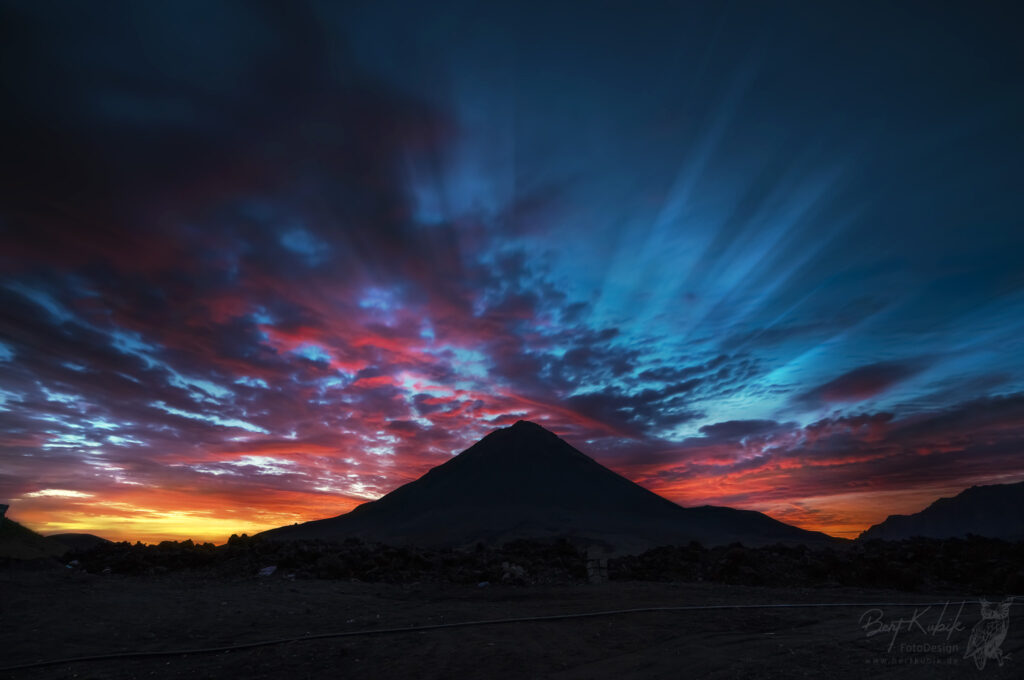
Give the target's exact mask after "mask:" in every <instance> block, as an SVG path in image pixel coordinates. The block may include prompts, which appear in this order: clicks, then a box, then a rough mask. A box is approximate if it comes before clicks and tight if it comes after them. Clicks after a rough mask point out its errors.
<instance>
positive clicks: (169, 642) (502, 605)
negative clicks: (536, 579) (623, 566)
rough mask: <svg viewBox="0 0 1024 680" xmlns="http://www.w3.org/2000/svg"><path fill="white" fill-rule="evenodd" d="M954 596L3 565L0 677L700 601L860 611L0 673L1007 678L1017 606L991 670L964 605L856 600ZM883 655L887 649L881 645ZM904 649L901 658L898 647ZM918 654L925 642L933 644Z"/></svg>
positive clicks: (535, 630)
mask: <svg viewBox="0 0 1024 680" xmlns="http://www.w3.org/2000/svg"><path fill="white" fill-rule="evenodd" d="M960 599H962V598H960V597H958V596H957V595H956V594H951V593H949V592H943V593H942V594H939V595H933V594H929V593H924V592H905V591H903V592H901V591H894V590H869V589H863V588H848V587H819V588H796V587H784V588H780V587H766V586H744V585H728V584H719V583H670V582H669V583H665V582H663V583H652V582H635V581H613V582H610V583H602V584H585V583H575V584H573V583H561V584H547V585H545V584H534V585H512V584H502V583H494V584H491V585H487V586H478V585H475V584H453V583H443V582H423V583H407V584H399V583H366V582H352V581H348V580H324V579H296V580H290V579H289V578H287V576H286V575H282V574H275V575H273V576H269V577H262V578H260V577H255V576H247V577H239V576H217V575H211V574H209V573H198V572H187V571H186V572H171V573H165V574H158V575H118V574H114V573H111V574H90V573H87V572H85V571H82V570H75V569H66V568H63V569H47V570H25V569H10V568H9V569H4V570H0V619H2V628H0V667H7V666H10V665H15V664H20V663H29V662H34V661H39V660H46V659H54V658H64V657H74V656H84V655H95V654H104V653H110V652H119V651H129V650H130V651H143V650H181V649H189V648H198V647H211V646H219V645H229V644H236V643H241V642H248V641H258V640H268V639H275V638H286V637H294V636H299V635H305V634H315V633H327V632H341V631H360V630H380V629H384V628H391V627H400V626H418V625H428V624H436V623H441V622H458V621H470V620H480V619H496V618H507V617H530V616H541V615H551V614H562V613H573V612H588V611H599V610H609V609H627V608H638V607H665V606H684V605H710V604H744V605H749V604H765V603H821V602H847V603H857V604H854V606H849V607H837V608H789V609H728V610H717V611H677V612H646V613H629V614H618V615H609V616H601V617H591V618H581V619H569V620H561V621H539V622H520V623H507V624H499V625H489V626H477V627H466V628H454V629H441V630H433V631H426V632H412V633H393V634H381V635H372V636H364V637H348V638H340V639H322V640H312V641H304V642H292V643H287V644H281V645H275V646H269V647H260V648H255V649H250V650H244V651H235V652H230V653H215V654H194V655H184V656H183V655H171V656H165V657H158V658H146V659H133V660H107V661H95V662H88V663H86V662H80V663H65V664H60V665H55V666H50V667H46V668H38V669H30V670H21V671H0V678H8V677H9V678H26V679H27V678H247V679H248V678H287V679H289V680H298V679H299V678H353V679H355V678H372V679H374V680H377V679H380V678H566V679H567V678H801V677H814V678H818V677H826V678H830V679H842V678H877V677H898V678H961V677H966V678H1020V677H1024V606H1021V604H1020V603H1018V604H1017V605H1016V606H1013V607H1011V608H1010V612H1009V618H1008V622H1007V623H1008V635H1007V637H1006V640H1005V641H1004V642H1003V644H1002V646H1001V649H1002V652H1003V654H1004V655H1008V656H1009V657H1010V658H1009V659H1007V660H1005V662H1004V665H1003V666H1002V667H1000V666H999V665H998V663H997V662H996V661H995V660H994V659H990V660H988V663H987V665H986V667H985V668H984V670H978V669H977V668H976V667H975V665H974V663H973V661H972V660H969V659H964V658H962V657H963V653H964V650H965V648H966V645H967V643H968V639H969V638H970V635H971V631H972V628H973V627H974V625H975V624H976V623H977V622H978V621H979V619H980V607H979V605H978V603H977V601H976V599H975V597H973V596H972V597H970V601H969V603H968V604H967V605H965V606H964V608H963V610H962V611H961V612H960V615H959V620H960V626H953V627H954V629H955V630H954V632H952V633H947V632H946V631H945V630H935V629H934V628H931V629H930V628H929V626H934V625H935V624H936V623H937V622H938V621H939V616H940V610H941V607H937V606H932V607H931V608H930V609H927V610H926V611H924V612H923V613H922V614H920V615H919V616H918V618H917V620H916V622H917V624H919V626H920V628H918V627H915V626H913V625H912V628H913V629H912V630H902V631H901V632H899V633H898V634H897V635H896V638H895V641H893V636H892V635H891V634H879V635H876V636H873V637H869V636H867V635H866V631H865V629H864V628H863V623H864V621H865V619H863V618H862V617H864V616H866V615H867V616H871V615H870V614H866V612H868V610H870V609H872V607H870V606H869V605H868V604H867V603H871V602H899V603H907V604H905V605H903V606H891V605H887V606H883V607H881V608H880V609H881V610H882V611H881V616H882V617H883V618H884V620H885V621H886V622H892V621H893V620H895V619H899V618H905V619H910V618H912V617H913V616H914V614H915V609H916V610H917V611H918V612H921V611H922V610H924V607H917V608H915V607H914V606H913V605H912V604H910V603H915V602H933V601H938V602H945V601H950V602H951V603H953V604H951V606H950V607H949V608H948V609H947V610H946V612H945V615H944V617H943V619H942V620H943V623H944V624H946V625H948V624H950V623H952V622H953V620H954V618H955V616H956V614H957V609H958V604H957V603H958V602H959V601H960ZM890 642H893V644H892V647H891V649H890ZM906 645H911V646H912V647H909V648H908V647H907V646H906ZM923 645H932V646H933V647H932V648H931V649H929V648H927V647H924V646H923Z"/></svg>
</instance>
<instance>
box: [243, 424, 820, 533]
mask: <svg viewBox="0 0 1024 680" xmlns="http://www.w3.org/2000/svg"><path fill="white" fill-rule="evenodd" d="M260 535H261V536H264V537H266V538H271V539H279V540H291V539H328V540H336V539H342V538H348V537H357V538H363V539H367V540H374V541H380V542H383V543H394V544H411V545H419V546H458V545H466V544H472V543H476V542H485V543H503V542H505V541H509V540H513V539H517V538H555V537H565V538H569V539H571V540H574V541H577V542H582V543H586V544H597V545H603V546H605V547H607V548H608V549H610V550H614V551H616V552H633V551H638V550H644V549H646V548H649V547H653V546H656V545H664V544H678V543H688V542H690V541H699V542H701V543H703V544H704V545H718V544H726V543H733V542H741V543H744V544H746V545H763V544H767V543H776V542H785V543H805V544H820V543H823V542H831V541H834V540H835V539H833V538H832V537H830V536H827V535H826V534H822V533H818V532H812V531H805V530H803V529H799V528H797V527H794V526H790V525H788V524H784V523H782V522H779V521H777V520H774V519H772V518H770V517H768V516H767V515H764V514H762V513H759V512H754V511H750V510H736V509H733V508H727V507H714V506H710V505H705V506H701V507H693V508H684V507H681V506H679V505H676V504H675V503H673V502H672V501H669V500H668V499H666V498H663V497H661V496H659V495H657V494H655V493H653V492H651V491H648V490H647V489H645V488H643V487H642V486H640V485H638V484H635V483H634V482H631V481H630V480H628V479H626V478H625V477H623V476H621V475H619V474H617V473H615V472H613V471H611V470H609V469H608V468H606V467H604V466H603V465H601V464H600V463H598V462H597V461H595V460H593V459H592V458H590V457H588V456H586V455H585V454H583V453H581V452H580V451H578V450H577V449H575V448H574V447H572V446H571V445H569V444H568V443H567V442H565V441H564V440H563V439H561V438H559V437H558V436H557V435H555V434H554V433H553V432H551V431H549V430H546V429H545V428H543V427H541V426H540V425H537V424H536V423H531V422H528V421H524V420H520V421H519V422H517V423H516V424H515V425H513V426H511V427H507V428H503V429H500V430H495V431H494V432H491V433H490V434H488V435H487V436H486V437H484V438H483V439H481V440H480V441H478V442H477V443H476V444H474V445H473V446H471V447H470V448H469V449H467V450H465V451H463V452H462V453H460V454H459V455H457V456H455V457H454V458H452V459H451V460H449V461H447V462H445V463H443V464H441V465H438V466H437V467H435V468H433V469H431V470H430V471H428V472H427V473H426V474H425V475H423V476H422V477H420V478H419V479H417V480H415V481H413V482H410V483H408V484H405V485H404V486H401V487H399V488H397V489H395V490H394V491H392V492H391V493H389V494H387V495H385V496H383V497H381V498H380V499H378V500H375V501H371V502H369V503H364V504H363V505H360V506H359V507H357V508H355V509H354V510H352V511H351V512H349V513H347V514H344V515H340V516H338V517H333V518H330V519H322V520H316V521H312V522H306V523H304V524H296V525H292V526H288V527H280V528H278V529H271V530H269V531H266V532H263V533H262V534H260Z"/></svg>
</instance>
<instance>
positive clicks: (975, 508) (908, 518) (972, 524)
mask: <svg viewBox="0 0 1024 680" xmlns="http://www.w3.org/2000/svg"><path fill="white" fill-rule="evenodd" d="M967 534H976V535H978V536H989V537H992V538H1002V539H1006V540H1009V541H1018V540H1024V482H1018V483H1017V484H991V485H988V486H972V487H971V488H969V489H966V490H964V491H961V492H960V493H959V494H957V495H956V496H954V497H952V498H940V499H938V500H937V501H935V502H934V503H932V504H931V505H929V506H928V507H927V508H925V509H924V510H922V511H921V512H918V513H914V514H913V515H890V516H889V517H888V518H887V519H886V520H885V521H884V522H881V523H879V524H876V525H874V526H873V527H871V528H870V529H868V530H867V531H865V532H864V533H862V534H861V535H860V537H859V538H860V539H862V540H870V539H873V538H880V539H883V540H888V541H896V540H900V539H903V538H912V537H914V536H924V537H928V538H953V537H963V536H966V535H967Z"/></svg>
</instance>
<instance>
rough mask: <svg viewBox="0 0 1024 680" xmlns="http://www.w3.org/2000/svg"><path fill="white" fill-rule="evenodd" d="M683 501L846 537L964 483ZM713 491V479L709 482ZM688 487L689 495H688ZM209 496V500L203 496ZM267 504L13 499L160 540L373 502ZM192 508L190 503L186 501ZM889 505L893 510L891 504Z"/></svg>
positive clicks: (133, 536)
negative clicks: (762, 515)
mask: <svg viewBox="0 0 1024 680" xmlns="http://www.w3.org/2000/svg"><path fill="white" fill-rule="evenodd" d="M652 490H655V491H656V492H659V493H661V494H662V495H665V496H666V497H668V498H670V499H672V500H675V501H676V502H678V503H679V504H680V505H683V506H693V505H702V504H704V503H705V502H707V503H710V504H712V505H724V504H729V505H732V506H733V507H737V508H742V509H749V510H757V511H760V512H764V513H765V514H767V515H769V516H770V517H773V518H775V519H777V520H779V521H782V522H785V523H787V524H792V525H793V526H797V527H800V528H802V529H807V530H810V531H820V532H823V533H826V534H830V535H832V536H837V537H840V538H856V537H857V536H858V535H859V534H860V533H861V532H863V531H864V530H866V529H867V528H868V527H870V526H872V525H873V524H877V523H878V522H881V521H882V520H884V519H885V518H886V516H887V515H888V514H908V513H913V512H917V511H919V510H922V509H923V508H925V507H927V506H928V505H929V504H930V503H931V502H932V501H934V500H935V499H937V498H939V497H940V496H944V495H945V496H948V495H953V494H955V493H956V492H957V491H959V489H950V488H942V487H939V488H929V489H918V490H908V491H865V492H859V493H844V494H834V495H821V496H815V497H809V498H800V499H792V500H776V501H771V502H740V503H724V502H718V501H716V500H715V499H699V498H696V497H694V496H692V492H693V491H694V490H695V489H694V488H686V487H683V486H680V485H677V486H675V487H674V488H673V489H671V490H669V489H660V490H657V489H652ZM704 490H705V491H707V490H708V489H707V487H706V486H705V487H704ZM681 494H682V495H681ZM204 498H205V499H206V502H205V503H204V502H202V501H203V499H204ZM263 498H264V500H265V501H266V505H264V506H262V507H257V506H253V505H237V504H232V503H231V502H230V500H231V499H230V498H229V497H224V496H203V495H192V494H186V493H180V492H166V491H160V490H155V491H145V492H141V491H140V492H136V493H123V494H119V495H118V496H117V497H116V498H111V499H100V498H96V497H87V498H78V497H70V498H69V497H61V496H52V497H43V498H19V499H13V502H12V504H11V508H10V510H9V511H8V517H9V518H10V519H13V520H15V521H17V522H19V523H20V524H22V525H24V526H26V527H28V528H29V529H32V530H33V531H36V532H37V533H40V534H43V535H50V534H58V533H90V534H96V535H98V536H102V537H104V538H107V539H109V540H113V541H129V542H135V541H141V542H143V543H159V542H161V541H165V540H171V541H182V540H185V539H192V540H193V541H195V542H197V543H204V542H211V543H215V544H222V543H224V542H226V541H227V539H228V537H229V536H230V535H231V534H239V535H241V534H243V533H247V534H250V535H252V534H254V533H258V532H260V531H265V530H268V529H273V528H275V527H279V526H285V525H289V524H293V523H302V522H307V521H311V520H317V519H324V518H327V517H334V516H337V515H340V514H344V513H346V512H349V511H350V510H352V509H353V508H355V507H356V506H357V505H359V504H361V503H363V502H365V501H364V500H362V499H352V498H347V497H343V496H334V495H329V494H309V493H297V492H288V491H273V492H271V491H267V492H265V493H264V494H263ZM184 508H189V509H187V510H186V509H184ZM883 508H885V510H883Z"/></svg>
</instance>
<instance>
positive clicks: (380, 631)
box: [0, 597, 1020, 673]
mask: <svg viewBox="0 0 1024 680" xmlns="http://www.w3.org/2000/svg"><path fill="white" fill-rule="evenodd" d="M1010 599H1014V600H1016V599H1020V598H1019V597H1014V598H1010ZM975 602H977V601H976V600H964V601H962V602H815V603H804V602H796V603H781V604H780V603H773V604H708V605H685V606H675V607H637V608H633V609H606V610H601V611H592V612H576V613H570V614H549V615H545V616H522V617H513V618H504V619H481V620H476V621H455V622H450V623H433V624H427V625H422V626H403V627H398V628H370V629H363V630H348V631H340V632H333V633H311V634H307V635H296V636H292V637H286V638H277V639H273V640H259V641H257V642H241V643H238V644H233V645H223V646H220V647H200V648H196V649H168V650H153V651H142V652H114V653H111V654H96V655H92V656H75V657H68V658H65V659H49V660H46V661H35V662H32V663H23V664H18V665H16V666H5V667H3V668H0V672H4V673H7V672H10V671H22V670H28V669H32V668H43V667H45V666H59V665H63V664H74V663H85V662H89V661H112V660H118V659H143V658H152V657H160V656H188V655H193V654H216V653H218V652H233V651H237V650H243V649H254V648H256V647H270V646H273V645H282V644H287V643H290V642H306V641H308V640H326V639H330V638H346V637H358V636H364V635H393V634H398V633H420V632H425V631H431V630H441V629H444V628H470V627H474V626H494V625H500V624H509V623H534V622H539V621H567V620H570V619H585V618H594V617H599V616H617V615H622V614H641V613H650V612H688V611H714V610H726V609H797V608H812V607H817V608H824V607H930V606H944V605H948V606H956V605H964V604H969V603H975Z"/></svg>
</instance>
